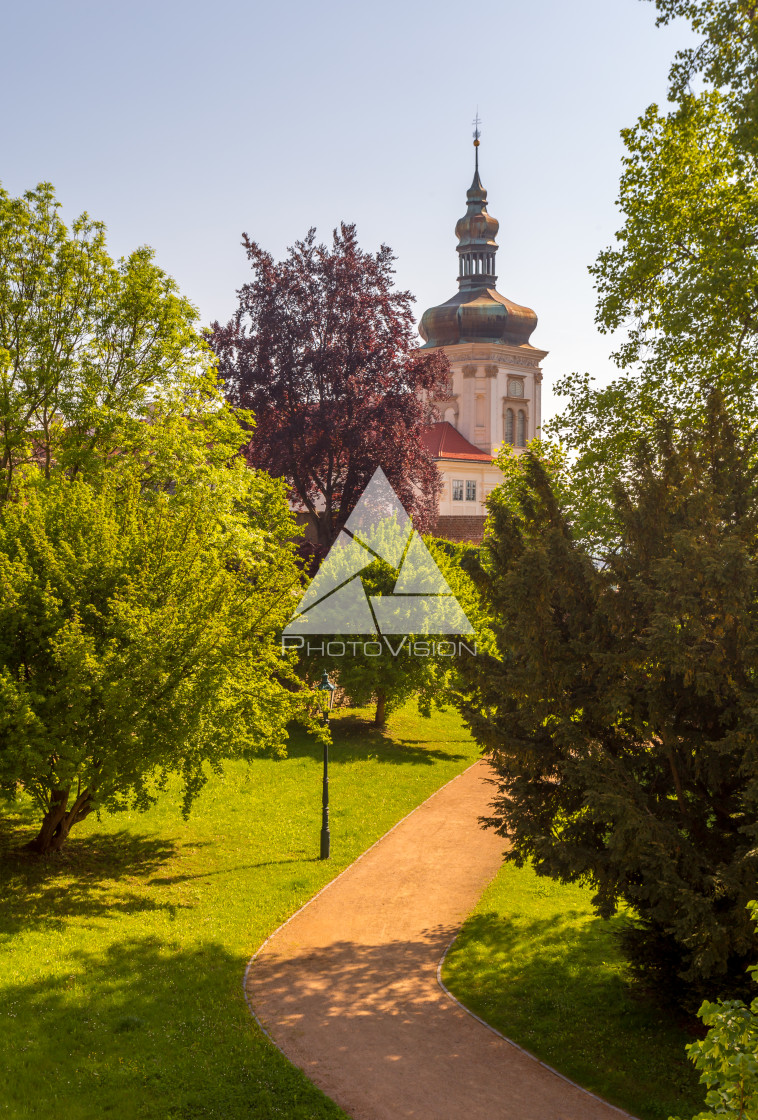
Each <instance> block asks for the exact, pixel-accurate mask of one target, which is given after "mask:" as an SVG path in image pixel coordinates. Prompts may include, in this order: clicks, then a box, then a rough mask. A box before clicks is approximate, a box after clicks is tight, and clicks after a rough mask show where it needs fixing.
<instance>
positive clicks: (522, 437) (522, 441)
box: [517, 408, 526, 447]
mask: <svg viewBox="0 0 758 1120" xmlns="http://www.w3.org/2000/svg"><path fill="white" fill-rule="evenodd" d="M517 434H518V446H519V447H526V413H525V412H524V410H523V408H520V409H519V410H518V428H517Z"/></svg>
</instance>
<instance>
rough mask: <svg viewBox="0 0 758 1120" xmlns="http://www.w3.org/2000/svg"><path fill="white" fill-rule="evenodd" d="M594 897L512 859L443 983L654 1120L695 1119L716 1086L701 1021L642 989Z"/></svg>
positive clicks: (540, 1051)
mask: <svg viewBox="0 0 758 1120" xmlns="http://www.w3.org/2000/svg"><path fill="white" fill-rule="evenodd" d="M591 895H592V891H591V890H589V889H587V888H584V887H579V886H562V885H560V884H557V883H555V882H553V881H552V880H550V879H547V878H543V877H539V876H537V875H536V874H535V873H534V871H533V870H532V869H531V868H530V867H524V868H522V869H518V868H516V867H514V866H512V865H511V864H507V865H505V866H504V867H503V869H502V870H501V871H500V873H499V874H498V876H497V877H496V879H495V880H494V881H493V882H492V884H491V885H490V887H489V888H488V889H487V891H486V892H485V894H484V895H483V897H482V899H481V901H480V903H479V905H478V906H477V908H476V910H475V911H474V913H473V914H472V915H471V917H470V918H469V919H468V921H467V922H466V924H465V925H464V927H463V930H462V931H461V934H460V936H459V937H458V938H457V940H456V942H455V944H454V945H453V948H452V949H451V950H450V952H449V954H448V956H447V959H446V962H445V967H444V969H443V980H444V982H445V984H446V985H447V986H448V987H449V988H450V990H451V991H452V992H453V993H454V994H455V995H456V996H457V998H458V999H460V1000H461V1002H462V1003H464V1004H465V1005H466V1006H467V1007H469V1008H470V1009H471V1010H472V1011H474V1012H475V1013H476V1014H477V1015H479V1016H481V1018H483V1019H485V1020H486V1021H487V1022H488V1023H490V1024H491V1025H492V1026H494V1027H496V1028H497V1030H499V1031H501V1032H502V1033H503V1034H504V1035H506V1036H507V1037H508V1038H511V1039H513V1040H514V1042H517V1043H518V1044H519V1045H520V1046H523V1047H524V1048H525V1049H527V1050H529V1051H531V1052H532V1053H533V1054H535V1055H536V1056H537V1057H539V1058H541V1059H542V1060H543V1061H545V1062H547V1063H548V1064H549V1065H551V1066H553V1067H554V1068H556V1069H558V1070H559V1071H560V1072H561V1073H563V1074H565V1075H566V1076H567V1077H570V1078H572V1079H573V1080H574V1081H577V1082H578V1083H579V1084H581V1085H583V1086H584V1087H585V1088H587V1089H590V1090H591V1091H593V1092H595V1093H598V1094H599V1095H600V1096H603V1097H605V1098H606V1099H607V1100H609V1101H611V1103H613V1104H616V1105H618V1106H619V1107H621V1108H625V1109H627V1110H628V1111H629V1112H631V1113H632V1114H633V1115H636V1116H639V1117H641V1118H642V1120H666V1118H667V1117H669V1116H671V1115H676V1114H677V1113H678V1114H679V1115H680V1116H685V1117H686V1116H691V1115H692V1114H693V1113H695V1112H697V1111H699V1110H700V1109H702V1107H703V1100H704V1097H705V1089H704V1088H703V1087H702V1086H700V1085H699V1084H698V1074H697V1072H696V1071H695V1069H694V1067H693V1066H692V1064H691V1063H690V1062H689V1061H688V1060H687V1057H686V1054H685V1052H684V1047H685V1045H686V1044H687V1043H688V1042H692V1041H693V1036H692V1035H691V1034H690V1033H689V1031H688V1029H687V1028H688V1027H689V1026H690V1024H688V1023H685V1022H683V1021H682V1020H681V1018H680V1017H679V1016H677V1015H675V1014H674V1013H673V1012H670V1013H669V1012H666V1011H665V1010H663V1009H661V1008H660V1007H659V1006H657V1005H656V1004H655V1003H654V1002H653V1001H652V1000H650V999H649V998H645V997H644V996H643V995H642V993H637V992H635V991H634V989H633V988H632V987H630V985H629V983H628V979H627V972H626V967H625V964H624V961H623V958H622V956H621V953H620V952H619V947H618V944H617V942H616V939H615V938H614V936H613V929H614V927H616V926H617V925H618V922H619V921H620V920H621V919H614V920H612V921H608V922H606V921H602V920H601V919H599V918H596V917H595V916H594V913H593V911H592V907H591V906H590V897H591Z"/></svg>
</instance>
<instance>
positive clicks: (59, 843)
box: [26, 787, 92, 855]
mask: <svg viewBox="0 0 758 1120" xmlns="http://www.w3.org/2000/svg"><path fill="white" fill-rule="evenodd" d="M70 792H71V789H70V787H69V788H67V789H56V790H53V795H52V798H51V800H50V808H49V809H48V811H47V812H46V813H45V819H44V820H43V822H42V827H41V828H40V830H39V832H38V833H37V835H36V836H35V837H34V839H33V840H30V841H29V843H28V844H27V845H26V847H27V848H28V850H29V851H30V852H39V853H40V855H47V854H48V852H57V851H60V849H61V848H62V847H63V845H64V844H65V842H66V840H67V839H68V834H69V832H70V831H71V829H72V827H73V826H74V825H75V824H78V823H79V822H80V821H83V820H84V818H85V817H87V816H89V814H90V812H91V809H92V796H91V794H90V791H89V790H84V792H83V793H80V794H79V796H78V797H77V799H76V801H75V802H74V804H73V805H72V806H71V808H70V809H68V811H67V810H66V806H67V805H68V798H69V793H70Z"/></svg>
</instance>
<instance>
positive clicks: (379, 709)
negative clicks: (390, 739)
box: [374, 691, 387, 727]
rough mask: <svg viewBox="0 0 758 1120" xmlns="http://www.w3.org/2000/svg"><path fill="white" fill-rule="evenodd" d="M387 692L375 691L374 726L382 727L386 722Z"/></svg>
mask: <svg viewBox="0 0 758 1120" xmlns="http://www.w3.org/2000/svg"><path fill="white" fill-rule="evenodd" d="M386 709H387V693H386V692H381V691H379V692H377V694H376V714H375V716H374V724H375V725H376V727H384V725H385V723H386V722H387V712H386Z"/></svg>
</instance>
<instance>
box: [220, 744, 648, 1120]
mask: <svg viewBox="0 0 758 1120" xmlns="http://www.w3.org/2000/svg"><path fill="white" fill-rule="evenodd" d="M486 761H487V759H486V758H477V760H476V761H475V762H472V763H471V765H470V766H467V767H466V769H465V770H461V772H460V774H455V775H453V777H452V778H450V780H449V781H447V782H445V784H444V785H442V786H440V787H439V789H436V790H435V791H434V793H431V794H430V795H429V796H428V797H427V798H426V799H425V800H424V801H421V802H420V803H419V804H418V805H414V807H413V808H412V809H411V810H410V811H409V812H407V813H406V814H405V816H404V817H401V818H400V820H399V821H395V823H394V824H393V826H392V828H388V829H387V831H386V832H383V833H382V835H381V836H379V837H378V838H377V839H376V840H375V841H374V843H373V844H370V845H369V847H368V848H366V850H365V851H363V852H361V854H360V855H359V856H356V857H355V859H354V860H353V862H352V863H349V864H348V865H347V867H343V868H342V870H341V871H340V872H339V874H337V875H335V876H334V878H333V879H330V880H329V882H328V883H324V885H323V887H321V889H320V890H318V891H316V893H315V894H314V895H313V896H312V897H311V898H309V899H308V900H307V901H306V902H304V903H303V905H302V906H299V907H298V908H297V910H295V911H294V913H292V914H290V916H289V918H287V919H286V920H285V921H283V922H282V923H281V925H278V926H277V927H276V929H275V930H273V931H272V932H271V933H270V934H269V935H268V937H267V938H266V940H265V941H262V942H261V944H260V945H259V946H258V948H257V949H256V950H255V952H254V953H253V955H252V957H251V958H250V960H249V961H248V962H247V967H246V968H245V973H244V975H243V977H242V993H243V995H244V997H245V1003H246V1004H247V1009H248V1011H249V1012H250V1014H251V1015H252V1017H253V1019H254V1020H255V1023H256V1024H257V1026H258V1027H259V1028H260V1030H261V1031H262V1032H263V1034H264V1035H265V1036H266V1038H267V1039H268V1040H269V1042H271V1043H272V1044H273V1045H274V1046H276V1048H277V1050H278V1051H279V1053H280V1054H282V1055H283V1056H284V1057H285V1058H287V1055H286V1054H285V1053H284V1051H283V1050H282V1049H281V1047H279V1046H277V1044H276V1042H275V1040H274V1039H273V1038H272V1037H271V1035H270V1034H269V1033H268V1031H267V1030H266V1028H265V1027H264V1025H263V1023H262V1022H261V1021H260V1019H259V1018H258V1016H257V1014H256V1013H255V1009H254V1008H253V1005H252V1003H251V1002H250V999H249V997H248V993H247V980H248V976H249V975H250V970H251V968H252V967H253V965H254V964H255V962H256V960H257V958H258V957H259V956H260V954H261V953H262V952H263V950H264V949H265V948H266V946H267V945H268V943H269V941H270V940H271V939H272V938H273V937H276V935H277V933H279V932H280V931H281V930H283V929H284V928H285V926H288V925H289V924H290V922H292V921H294V919H295V918H296V917H297V916H298V914H301V913H302V912H303V910H305V909H306V908H307V907H308V906H310V905H311V903H312V902H315V901H316V899H317V898H320V896H321V895H322V894H323V893H324V891H328V890H329V888H330V887H331V886H332V884H333V883H336V882H337V880H338V879H341V878H342V876H343V875H345V874H347V872H348V871H349V870H350V869H351V868H352V867H355V865H356V863H360V861H361V860H362V859H363V857H364V856H367V855H368V854H369V852H371V851H373V849H374V848H375V847H376V846H377V845H378V844H381V842H382V840H384V838H385V837H386V836H389V835H390V833H392V832H394V831H395V829H396V828H399V827H400V825H401V824H403V823H404V822H405V821H407V820H408V818H409V817H412V816H413V814H414V813H417V812H418V811H419V809H422V808H423V807H424V805H428V803H429V802H430V801H432V800H433V799H434V798H435V797H436V796H437V794H438V793H442V791H443V789H447V787H448V786H451V785H452V784H453V782H457V781H458V779H459V778H462V777H463V775H464V774H468V772H469V770H473V769H474V767H475V766H478V765H479V764H480V763H481V762H486ZM459 932H460V931H459ZM457 936H458V934H456V937H457ZM454 940H455V938H453V941H454ZM452 943H453V942H452V941H451V942H450V945H452ZM450 945H448V949H449V948H450ZM445 954H447V949H446V950H445ZM443 959H444V958H443ZM440 967H441V963H440ZM440 982H441V981H440ZM448 994H450V993H448ZM451 999H455V996H452V995H451ZM461 1006H463V1004H461ZM466 1010H468V1009H466ZM486 1025H488V1024H486ZM490 1029H494V1028H490ZM514 1045H515V1044H514ZM287 1061H288V1062H289V1061H290V1059H289V1058H287ZM291 1064H293V1065H294V1063H291ZM296 1068H297V1067H296ZM301 1072H302V1071H301ZM305 1076H306V1077H307V1076H308V1075H307V1074H306V1075H305ZM308 1080H310V1078H308ZM322 1091H323V1090H322ZM611 1107H614V1106H611ZM632 1120H636V1117H632Z"/></svg>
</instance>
